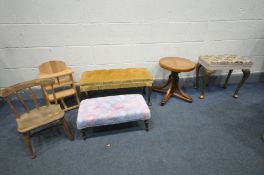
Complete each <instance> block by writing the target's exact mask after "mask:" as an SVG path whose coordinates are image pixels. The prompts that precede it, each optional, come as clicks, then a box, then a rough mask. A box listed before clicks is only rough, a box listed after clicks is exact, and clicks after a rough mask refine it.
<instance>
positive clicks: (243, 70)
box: [233, 69, 250, 98]
mask: <svg viewBox="0 0 264 175" xmlns="http://www.w3.org/2000/svg"><path fill="white" fill-rule="evenodd" d="M242 72H243V78H242V80H241V81H240V82H239V84H238V86H237V88H236V91H235V93H234V95H233V97H234V98H238V92H239V90H240V88H241V87H242V86H243V84H244V83H245V81H246V80H247V79H248V77H249V75H250V70H249V69H242Z"/></svg>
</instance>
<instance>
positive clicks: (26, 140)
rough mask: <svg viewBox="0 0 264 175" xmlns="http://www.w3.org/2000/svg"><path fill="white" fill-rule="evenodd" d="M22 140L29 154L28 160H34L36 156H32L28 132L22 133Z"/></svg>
mask: <svg viewBox="0 0 264 175" xmlns="http://www.w3.org/2000/svg"><path fill="white" fill-rule="evenodd" d="M23 139H24V142H25V145H26V146H27V148H28V151H29V154H30V158H31V159H35V158H36V155H35V154H34V152H33V149H32V144H31V141H30V135H29V132H27V133H23Z"/></svg>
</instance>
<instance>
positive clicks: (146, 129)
mask: <svg viewBox="0 0 264 175" xmlns="http://www.w3.org/2000/svg"><path fill="white" fill-rule="evenodd" d="M144 124H145V131H149V120H144Z"/></svg>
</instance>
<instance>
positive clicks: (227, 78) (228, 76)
mask: <svg viewBox="0 0 264 175" xmlns="http://www.w3.org/2000/svg"><path fill="white" fill-rule="evenodd" d="M232 72H233V70H232V69H231V70H229V72H228V75H227V77H226V80H225V84H224V86H223V88H224V89H226V87H227V83H228V80H229V78H230V76H231V74H232Z"/></svg>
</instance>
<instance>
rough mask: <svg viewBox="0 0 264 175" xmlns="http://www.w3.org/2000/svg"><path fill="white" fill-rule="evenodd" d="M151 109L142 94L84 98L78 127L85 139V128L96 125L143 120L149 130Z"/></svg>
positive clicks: (78, 118)
mask: <svg viewBox="0 0 264 175" xmlns="http://www.w3.org/2000/svg"><path fill="white" fill-rule="evenodd" d="M150 118H151V115H150V110H149V107H148V105H147V104H146V102H145V100H144V98H143V96H142V95H140V94H129V95H117V96H107V97H98V98H91V99H86V100H83V101H82V102H81V104H80V108H79V111H78V116H77V128H78V129H79V130H80V131H81V136H82V138H83V139H85V138H86V136H85V131H84V129H86V128H88V127H94V126H103V125H112V124H119V123H125V122H131V121H137V120H143V121H144V123H145V130H146V131H148V129H149V127H148V120H149V119H150Z"/></svg>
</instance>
